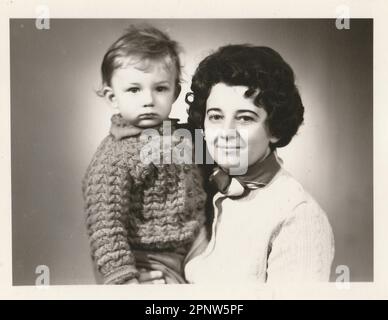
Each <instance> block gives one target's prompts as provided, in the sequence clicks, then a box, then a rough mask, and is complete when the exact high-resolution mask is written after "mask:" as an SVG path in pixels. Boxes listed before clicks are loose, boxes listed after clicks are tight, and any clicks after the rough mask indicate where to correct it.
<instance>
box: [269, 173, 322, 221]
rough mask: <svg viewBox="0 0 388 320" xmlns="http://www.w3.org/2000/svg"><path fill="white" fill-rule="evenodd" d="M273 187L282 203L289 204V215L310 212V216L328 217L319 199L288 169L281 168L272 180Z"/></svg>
mask: <svg viewBox="0 0 388 320" xmlns="http://www.w3.org/2000/svg"><path fill="white" fill-rule="evenodd" d="M271 187H272V189H273V191H274V192H275V193H276V194H277V199H278V200H279V202H280V204H283V205H284V206H287V209H288V210H287V213H286V214H287V216H288V217H289V216H290V215H297V214H300V213H301V211H305V212H308V214H309V215H310V216H312V215H314V216H317V217H320V216H324V217H326V213H325V211H324V210H323V209H322V207H321V205H320V204H319V203H318V201H317V200H316V199H315V198H314V197H313V196H312V195H311V194H310V192H309V191H307V190H306V189H305V188H304V186H303V185H302V184H301V183H300V182H299V181H298V180H297V179H296V178H295V177H294V176H293V175H292V174H290V173H289V172H288V171H287V170H285V169H284V168H281V169H280V170H279V172H278V174H277V175H276V176H275V178H274V179H273V181H272V186H271Z"/></svg>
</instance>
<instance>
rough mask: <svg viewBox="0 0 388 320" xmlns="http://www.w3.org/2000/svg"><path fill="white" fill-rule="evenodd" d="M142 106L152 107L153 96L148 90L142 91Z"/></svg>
mask: <svg viewBox="0 0 388 320" xmlns="http://www.w3.org/2000/svg"><path fill="white" fill-rule="evenodd" d="M143 106H144V107H153V106H154V96H153V94H152V92H151V91H150V90H144V92H143Z"/></svg>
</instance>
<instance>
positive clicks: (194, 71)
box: [0, 1, 387, 299]
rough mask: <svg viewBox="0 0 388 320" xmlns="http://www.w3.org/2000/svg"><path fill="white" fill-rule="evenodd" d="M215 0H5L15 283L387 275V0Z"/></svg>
mask: <svg viewBox="0 0 388 320" xmlns="http://www.w3.org/2000/svg"><path fill="white" fill-rule="evenodd" d="M212 3H213V5H214V4H215V2H212ZM100 5H101V6H100V8H106V7H107V5H108V4H107V3H106V2H104V1H101V2H100ZM207 5H208V6H209V10H210V11H209V12H212V13H213V14H208V13H207V14H205V13H204V12H205V11H203V12H202V11H199V10H198V9H196V10H194V11H193V12H192V14H191V15H190V14H189V13H188V12H186V11H185V10H183V9H178V10H176V11H171V12H174V13H171V14H166V13H164V11H162V12H161V13H160V16H159V15H158V14H157V13H155V12H152V11H149V12H148V14H146V13H145V12H144V11H143V10H144V9H141V8H139V9H138V11H136V13H134V12H130V10H129V7H130V6H129V5H127V6H126V5H125V4H123V3H120V5H119V6H118V8H116V11H115V10H113V9H112V8H110V9H109V10H107V11H106V15H104V14H103V13H101V12H102V11H103V10H102V11H100V12H99V13H97V11H96V10H94V11H93V10H92V11H91V12H88V10H86V9H85V8H84V9H82V10H81V9H80V11H79V12H76V11H71V10H70V9H69V8H67V7H65V6H63V5H57V4H56V5H54V4H53V3H52V2H48V3H47V4H36V6H33V5H30V4H29V5H28V6H27V7H28V8H29V9H30V10H31V12H26V11H25V9H20V5H19V4H17V3H15V4H13V3H11V2H10V3H8V4H6V5H5V6H6V7H7V8H8V10H9V14H8V16H7V17H2V25H4V26H6V29H7V30H8V31H7V40H6V42H7V46H6V48H8V51H7V52H3V53H2V55H3V56H4V57H6V58H7V59H5V60H4V61H3V62H2V66H4V67H5V69H4V70H5V71H6V72H5V74H6V76H5V77H3V78H5V80H6V81H5V82H4V83H2V86H1V91H2V92H1V93H2V96H1V98H2V102H4V104H3V105H4V110H3V107H2V118H3V123H4V127H3V129H2V130H3V131H4V135H2V140H4V147H2V149H1V157H2V167H4V169H3V168H2V170H3V171H4V173H5V175H4V177H5V178H4V182H3V184H2V199H3V198H4V202H3V206H4V207H3V208H4V212H3V218H2V219H3V220H2V227H1V228H2V230H4V232H2V233H3V236H2V239H3V238H4V239H5V240H4V242H3V244H2V245H1V249H2V254H1V256H0V258H1V259H0V269H4V270H6V272H5V273H4V274H3V276H2V278H1V279H2V282H3V283H2V286H4V287H5V288H8V289H7V290H9V296H15V295H17V294H22V295H25V296H26V297H28V296H29V295H33V294H34V293H36V292H38V293H39V294H41V295H42V297H44V296H45V297H50V295H52V296H55V295H56V297H57V298H66V297H68V296H70V295H72V294H73V293H75V292H76V295H77V297H79V298H82V297H87V296H88V295H90V296H91V297H97V298H98V297H100V295H101V296H102V295H103V294H104V292H109V293H111V294H112V295H113V296H116V297H124V298H129V299H130V298H131V297H133V296H136V294H137V295H138V297H141V298H143V299H148V298H151V299H152V298H155V297H163V298H167V299H171V298H172V299H177V298H178V299H179V298H182V297H184V298H198V297H201V298H207V297H211V298H221V299H222V298H225V297H227V298H236V299H239V298H253V299H256V298H258V297H267V298H281V297H291V298H299V297H306V296H309V297H311V293H312V292H313V295H316V297H319V296H322V297H326V298H328V297H340V298H346V296H347V295H348V296H349V297H351V296H352V295H353V296H356V297H360V296H362V295H365V296H369V297H378V296H379V295H381V294H383V293H381V292H380V290H379V288H381V286H382V285H383V283H385V281H386V275H385V272H381V270H383V269H381V268H382V266H384V265H386V264H387V262H386V257H385V256H384V254H383V251H384V249H383V248H384V243H385V241H386V240H387V239H386V236H385V233H384V221H385V222H386V218H384V217H383V212H385V211H384V209H386V206H385V208H384V190H385V189H384V184H386V182H385V181H381V180H384V179H382V178H383V177H384V173H386V169H384V168H383V167H384V163H386V162H384V160H383V157H384V156H385V155H386V146H384V141H386V140H387V139H386V137H385V135H384V131H383V130H384V128H385V124H384V123H386V120H385V119H386V114H384V109H383V108H382V106H381V103H383V101H382V98H383V97H384V94H385V95H386V90H385V91H383V90H382V83H381V81H382V78H381V77H383V75H384V74H385V75H386V69H387V68H386V64H385V63H384V62H383V61H382V60H381V57H382V55H383V54H384V51H383V47H382V39H381V26H382V25H381V24H382V20H381V16H379V15H378V13H376V11H377V9H378V8H377V7H378V6H379V5H380V4H379V2H376V3H373V4H372V6H375V7H374V11H373V12H371V11H368V10H367V9H365V8H367V7H366V6H367V4H366V2H361V3H360V4H357V6H356V5H355V4H353V3H351V4H348V5H346V4H340V3H338V5H337V6H333V7H330V8H328V7H327V6H324V5H322V10H323V11H322V12H323V14H322V15H318V14H317V13H316V12H311V11H308V12H306V13H305V14H299V12H297V11H296V9H292V10H290V9H289V8H288V7H287V6H284V7H283V8H282V10H281V11H280V12H282V14H281V15H274V14H273V12H272V11H271V8H267V9H266V11H265V12H261V11H260V10H259V8H260V6H259V5H258V4H254V5H253V3H252V2H250V5H252V6H253V7H252V12H250V14H249V15H247V13H246V11H244V12H243V11H242V10H239V9H240V8H237V9H236V6H235V5H231V4H230V5H229V4H228V5H226V7H225V8H224V10H225V11H226V12H225V14H220V13H219V12H217V11H216V10H215V8H214V6H212V5H211V4H207ZM2 6H4V5H2ZM13 6H15V7H17V8H18V10H21V11H20V14H19V12H18V10H16V8H14V7H13ZM77 6H79V7H80V5H75V8H77ZM268 6H269V5H268ZM190 7H191V6H188V8H190ZM237 7H238V6H237ZM126 8H128V14H125V11H123V10H124V9H126ZM385 9H386V6H385ZM69 10H70V11H69ZM181 10H182V11H181ZM235 10H237V11H235ZM317 10H318V9H317ZM365 10H366V11H365ZM233 11H234V14H233V15H231V14H229V13H230V12H233ZM283 11H284V13H283ZM175 12H176V13H175ZM3 33H4V32H3ZM7 74H8V75H7ZM7 139H8V140H7ZM236 168H238V170H237V171H236V170H235V169H236ZM381 169H382V170H383V171H380V170H381ZM380 173H381V174H380ZM384 219H385V220H384ZM139 284H147V286H141V285H139ZM63 286H65V287H63ZM225 287H227V288H229V289H228V290H226V291H225V290H224V289H222V288H225ZM317 287H319V288H321V289H320V291H319V292H317V291H316V290H315V288H317ZM59 288H66V289H65V291H62V292H61V291H57V290H59ZM201 288H207V289H201ZM233 288H234V289H233ZM360 288H364V290H361V289H360ZM37 290H38V291H37ZM313 297H314V296H313Z"/></svg>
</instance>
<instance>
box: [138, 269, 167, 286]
mask: <svg viewBox="0 0 388 320" xmlns="http://www.w3.org/2000/svg"><path fill="white" fill-rule="evenodd" d="M139 272H140V275H139V278H138V281H139V284H166V280H164V278H163V272H162V271H158V270H152V271H149V270H146V269H140V270H139Z"/></svg>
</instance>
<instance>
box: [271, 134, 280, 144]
mask: <svg viewBox="0 0 388 320" xmlns="http://www.w3.org/2000/svg"><path fill="white" fill-rule="evenodd" d="M279 140H280V138H276V137H273V136H271V137H270V138H269V142H271V143H276V142H278V141H279Z"/></svg>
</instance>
